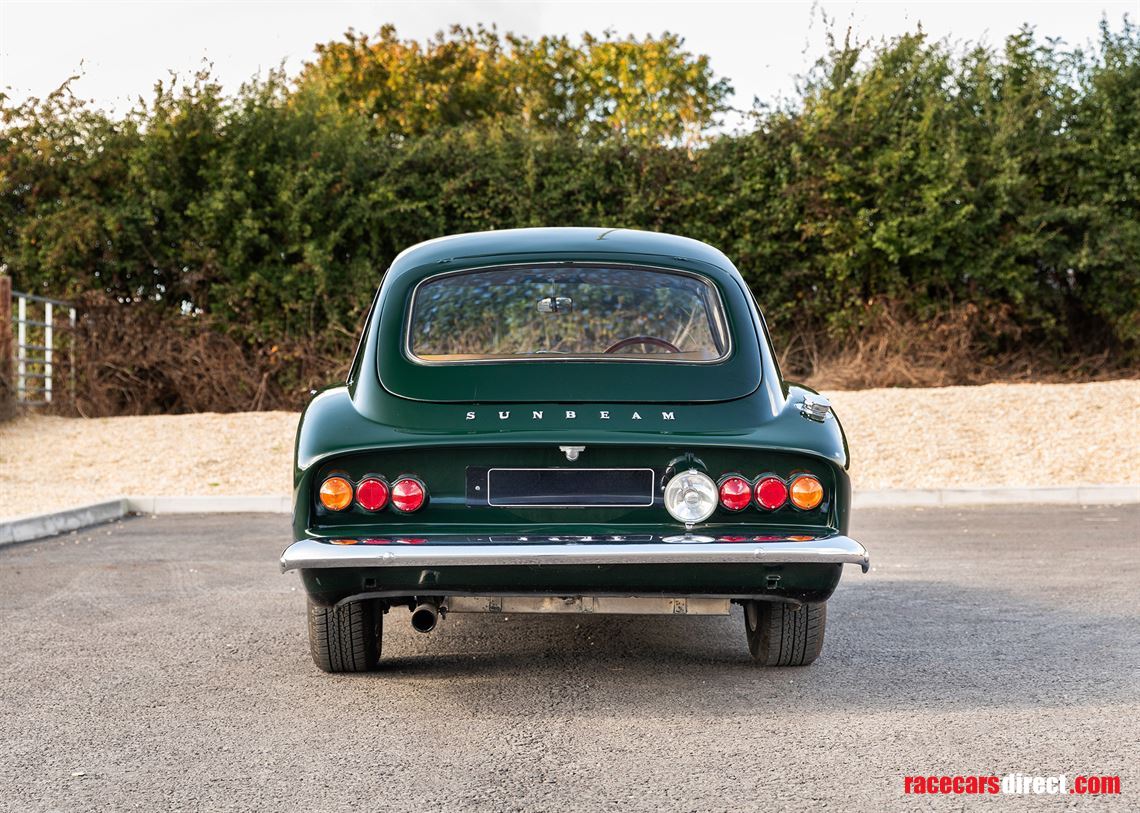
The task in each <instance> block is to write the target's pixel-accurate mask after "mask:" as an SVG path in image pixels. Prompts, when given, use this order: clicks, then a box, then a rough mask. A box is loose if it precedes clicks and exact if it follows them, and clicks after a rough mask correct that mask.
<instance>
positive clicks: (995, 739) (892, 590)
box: [0, 505, 1140, 811]
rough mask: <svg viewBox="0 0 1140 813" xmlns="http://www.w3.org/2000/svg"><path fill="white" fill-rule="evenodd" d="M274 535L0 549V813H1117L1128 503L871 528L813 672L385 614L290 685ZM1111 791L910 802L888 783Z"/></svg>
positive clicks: (1124, 707) (724, 629)
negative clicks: (355, 647)
mask: <svg viewBox="0 0 1140 813" xmlns="http://www.w3.org/2000/svg"><path fill="white" fill-rule="evenodd" d="M289 535H290V532H289V521H288V518H287V517H285V516H276V515H227V516H220V515H209V516H205V515H179V516H164V517H140V518H134V519H128V520H123V521H121V522H117V523H114V524H112V525H106V526H102V527H97V528H92V529H88V530H87V531H81V532H79V533H76V534H71V535H67V536H61V537H56V538H53V539H49V540H41V541H38V542H31V543H25V544H21V545H11V546H5V547H3V548H0V618H2V619H3V630H4V634H5V641H6V647H5V649H6V657H5V658H4V659H3V661H2V664H3V665H2V667H0V749H2V750H0V809H7V810H20V811H35V810H95V809H98V810H117V809H121V810H133V809H139V810H187V809H194V810H274V811H277V810H345V809H354V810H402V811H403V810H408V811H431V810H475V809H478V810H519V811H541V810H550V811H566V810H620V811H627V810H652V811H656V810H694V811H705V810H803V809H812V810H867V811H869V810H894V809H913V808H914V807H916V806H923V807H935V808H937V809H956V810H957V809H963V808H967V809H974V808H980V807H983V806H984V807H985V808H986V809H1018V810H1021V809H1024V810H1029V809H1034V810H1041V809H1045V810H1062V809H1067V808H1069V807H1076V808H1079V809H1088V810H1097V811H1101V810H1126V809H1132V810H1135V809H1137V808H1140V760H1138V759H1137V748H1138V746H1140V601H1138V599H1140V555H1138V554H1140V506H1137V505H1132V506H1123V507H1090V508H1080V507H1033V506H1003V507H1000V508H998V507H989V508H973V509H949V508H942V509H927V510H921V509H894V510H886V509H877V510H862V511H859V512H856V515H855V520H854V523H853V527H852V535H853V536H855V537H856V538H857V539H860V541H862V542H863V543H864V544H865V545H866V546H867V548H868V549H869V551H870V553H871V561H872V570H871V572H870V573H868V574H866V575H863V574H861V573H860V572H859V569H858V568H857V567H854V566H850V567H847V568H846V569H845V572H844V577H843V581H842V582H841V583H840V586H839V589H838V590H837V592H836V594H835V595H834V596H833V598H832V599H831V601H830V603H829V605H828V628H827V639H826V643H825V646H824V650H823V655H822V656H821V657H820V659H819V661H817V662H816V664H815V665H813V666H811V667H808V668H802V669H762V668H757V667H754V666H753V665H752V663H751V661H750V659H749V657H748V652H747V647H746V645H745V639H744V627H743V620H742V618H741V616H740V611H739V609H734V612H733V614H732V615H731V616H730V617H728V618H724V617H705V618H674V617H599V616H519V615H507V616H480V615H452V616H451V617H449V618H447V619H446V620H444V621H442V622H441V623H440V626H439V627H438V628H437V630H436V631H435V632H433V633H431V634H430V635H419V634H417V633H414V632H413V631H412V630H411V628H410V625H409V623H408V614H407V612H406V611H393V612H392V613H390V614H389V615H388V616H387V617H386V619H385V637H384V668H383V670H382V671H380V672H377V673H374V674H367V675H353V676H333V675H326V674H324V673H322V672H319V671H317V669H316V668H315V667H314V666H313V665H312V663H311V661H310V659H309V654H308V645H307V641H306V637H305V629H304V597H303V594H302V592H301V589H300V585H299V581H298V579H297V576H296V575H295V574H287V575H282V574H280V573H279V572H278V568H277V557H278V556H279V555H280V552H281V550H282V549H283V548H284V547H285V544H286V543H287V542H288V540H289ZM1015 772H1016V773H1022V774H1029V775H1041V776H1046V775H1054V774H1066V775H1067V776H1068V777H1070V782H1071V781H1072V777H1074V776H1076V775H1078V774H1086V775H1091V774H1096V775H1119V776H1120V777H1121V784H1122V791H1123V793H1122V795H1120V796H1099V797H1082V796H1069V795H1066V796H1064V797H1057V796H1052V797H1050V796H1032V795H1031V796H1027V797H1012V796H1002V797H1000V798H994V797H989V798H986V797H982V798H976V797H962V796H957V797H955V796H949V797H929V796H925V797H916V796H906V795H904V793H903V781H904V777H905V776H907V775H916V774H921V775H930V774H936V775H958V774H961V775H979V774H981V775H991V774H993V775H998V776H1004V775H1005V774H1008V773H1015Z"/></svg>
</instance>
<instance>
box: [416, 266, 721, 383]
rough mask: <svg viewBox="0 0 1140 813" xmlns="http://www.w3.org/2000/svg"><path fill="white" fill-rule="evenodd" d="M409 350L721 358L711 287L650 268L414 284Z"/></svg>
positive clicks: (488, 275)
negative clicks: (415, 286) (415, 285)
mask: <svg viewBox="0 0 1140 813" xmlns="http://www.w3.org/2000/svg"><path fill="white" fill-rule="evenodd" d="M407 349H408V352H409V354H410V355H411V356H412V357H414V358H416V359H419V360H421V361H425V362H429V363H460V362H466V361H490V360H520V361H526V360H545V361H550V360H553V359H599V360H610V361H618V360H637V361H687V362H709V361H718V360H720V359H722V358H724V357H725V356H726V355H727V354H728V349H729V348H728V333H727V329H726V327H725V319H724V311H723V308H722V307H721V301H720V297H719V295H718V294H717V291H716V289H715V288H714V287H713V286H712V284H711V283H710V282H708V281H707V280H705V279H703V278H701V277H697V276H694V275H690V274H684V273H677V272H672V271H663V270H658V269H649V268H633V267H624V266H622V267H602V266H585V265H582V266H567V265H561V264H560V265H558V266H557V267H550V266H545V267H544V266H517V267H510V268H493V269H487V270H480V271H467V272H460V273H453V274H446V275H441V276H437V277H433V278H429V279H428V280H426V281H424V282H422V283H420V285H419V286H418V287H417V288H416V291H415V294H414V295H413V297H412V305H411V315H410V317H409V320H408V336H407Z"/></svg>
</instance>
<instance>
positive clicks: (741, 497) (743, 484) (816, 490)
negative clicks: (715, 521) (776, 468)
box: [718, 474, 823, 511]
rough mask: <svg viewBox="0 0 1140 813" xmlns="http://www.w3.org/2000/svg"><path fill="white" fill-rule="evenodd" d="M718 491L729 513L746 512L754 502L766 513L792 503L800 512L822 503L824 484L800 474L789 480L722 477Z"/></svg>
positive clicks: (737, 476) (736, 475) (722, 503)
mask: <svg viewBox="0 0 1140 813" xmlns="http://www.w3.org/2000/svg"><path fill="white" fill-rule="evenodd" d="M718 490H719V493H720V504H721V507H723V508H725V509H726V510H728V511H743V510H744V509H745V508H747V507H748V506H749V505H751V504H753V503H755V505H756V506H757V507H758V508H760V509H762V510H764V511H775V510H776V509H777V508H782V507H784V506H785V505H786V504H787V503H789V502H790V503H791V504H792V505H793V506H795V507H796V508H798V509H800V510H801V511H810V510H812V509H813V508H817V507H819V504H820V503H821V502H823V484H822V483H820V482H819V478H818V477H816V476H815V475H812V474H797V475H794V476H793V477H791V478H789V479H786V480H785V479H784V478H781V477H777V476H776V475H775V474H762V475H761V476H760V477H758V478H756V480H755V481H751V480H746V479H745V478H744V477H741V476H740V475H739V474H729V475H727V476H725V477H722V478H721V481H720V484H719V486H718Z"/></svg>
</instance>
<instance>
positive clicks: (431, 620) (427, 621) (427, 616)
mask: <svg viewBox="0 0 1140 813" xmlns="http://www.w3.org/2000/svg"><path fill="white" fill-rule="evenodd" d="M438 621H439V606H438V605H436V604H430V603H425V604H420V605H419V606H417V607H416V609H414V610H412V629H414V630H415V631H416V632H431V631H432V630H433V629H435V625H436V622H438Z"/></svg>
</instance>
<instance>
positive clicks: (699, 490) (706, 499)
mask: <svg viewBox="0 0 1140 813" xmlns="http://www.w3.org/2000/svg"><path fill="white" fill-rule="evenodd" d="M716 504H717V488H716V483H714V482H713V481H712V478H711V477H709V476H708V475H707V474H703V473H701V472H699V471H697V470H696V469H689V470H688V471H683V472H681V473H680V474H677V475H675V476H674V477H673V479H672V480H670V481H669V484H668V485H666V486H665V510H667V511H668V512H669V515H670V516H672V517H673V519H675V520H677V521H678V522H683V523H685V524H686V525H694V524H696V523H698V522H704V521H705V520H706V519H708V518H709V517H711V516H712V513H713V511H715V510H716Z"/></svg>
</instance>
